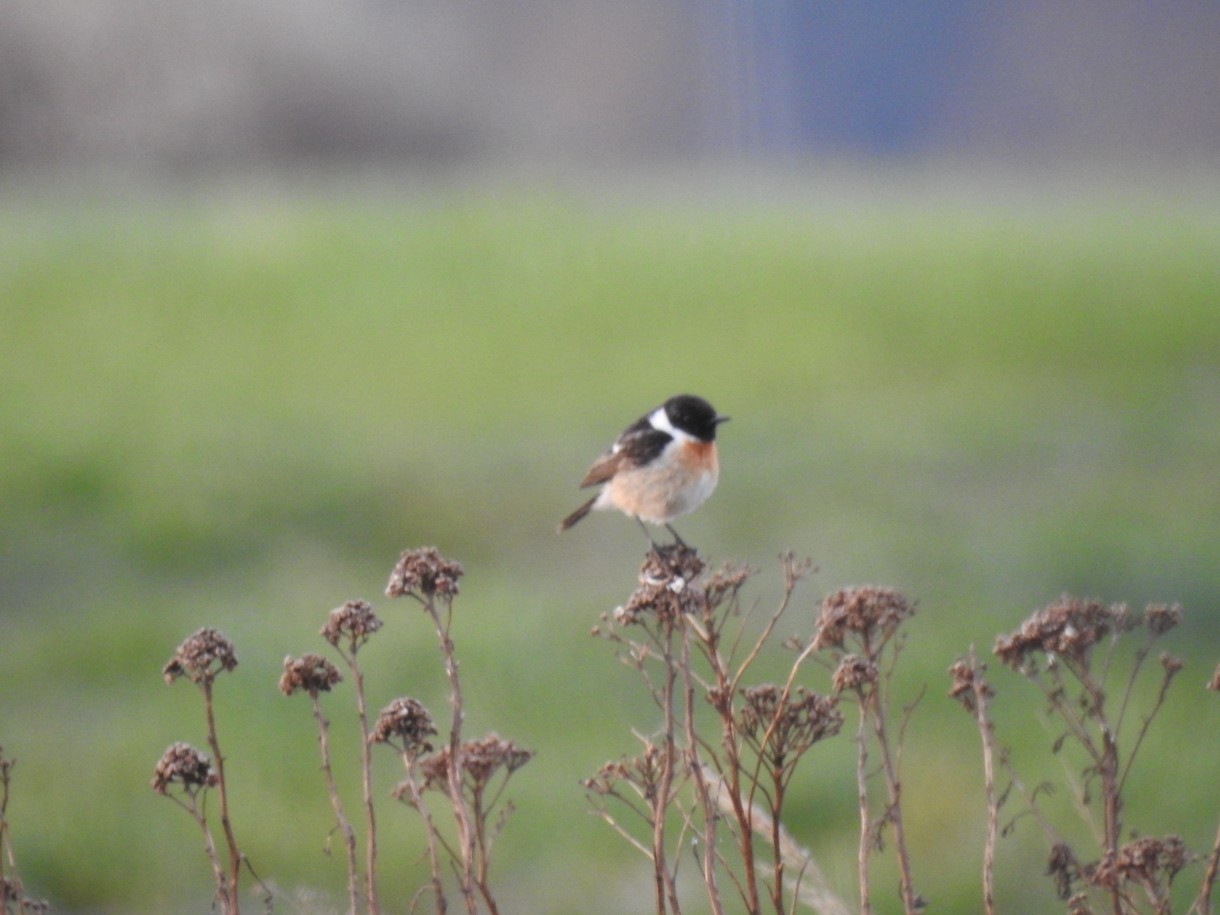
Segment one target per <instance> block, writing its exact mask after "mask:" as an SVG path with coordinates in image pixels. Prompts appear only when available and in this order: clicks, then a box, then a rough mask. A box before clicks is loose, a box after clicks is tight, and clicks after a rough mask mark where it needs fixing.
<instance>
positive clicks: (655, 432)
mask: <svg viewBox="0 0 1220 915" xmlns="http://www.w3.org/2000/svg"><path fill="white" fill-rule="evenodd" d="M672 441H673V436H672V435H670V434H669V433H668V432H662V431H661V430H660V429H654V428H652V427H651V426H649V425H647V424H645V425H644V427H643V428H638V424H637V426H632V427H631V428H629V429H628V430H627V431H626V432H624V433H623V434H622V435H621V436H620V437H619V440H618V441H617V442H615V443H614V447H613V448H611V449H610V450H609V451H607V452H606V453H605V454H603V455H602V456H601V457H599V458H598V459H597V460H596V461H594V462H593V466H592V467H590V468H589V472H588V473H586V474H585V478H584V479H583V480H581V481H580V485H581V486H582V487H584V486H596V485H597V484H599V483H605V482H606V481H607V480H609V479H610V478H611V477H613V476H614V475H615V474H616V473H619V472H620V471H622V470H629V469H630V468H632V467H639V466H641V465H643V464H647V463H648V462H649V461H652V460H654V459H655V458H656V457H657V456H658V455H659V454H660V453H661V452H662V451H664V450H665V446H666V445H668V444H669V443H670V442H672Z"/></svg>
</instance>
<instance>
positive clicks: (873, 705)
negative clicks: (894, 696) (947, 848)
mask: <svg viewBox="0 0 1220 915" xmlns="http://www.w3.org/2000/svg"><path fill="white" fill-rule="evenodd" d="M868 696H869V698H868V701H867V705H868V707H869V708H868V711H869V717H870V718H871V720H872V729H873V734H874V736H875V737H876V738H877V749H878V751H879V752H880V754H881V768H882V771H883V772H884V773H885V786H886V792H887V795H888V800H889V806H888V807H887V808H886V812H885V822H889V823H890V824H892V825H893V827H894V849H895V853H896V855H897V858H898V882H899V891H900V892H901V894H902V907H903V911H904V912H906V913H907V915H914V913H916V912H918V911H920V910H921V909H922V908H923V904H922V903H921V902H920V900H919V898H918V897H917V896H916V893H915V884H914V881H913V880H912V878H911V858H910V855H909V854H908V852H907V837H906V828H905V827H904V825H903V821H902V779H901V777H900V773H899V771H898V763H897V761H896V759H895V754H894V752H893V750H892V749H891V747H890V739H889V733H888V730H887V727H886V715H885V706H886V704H885V701H884V698H883V696H882V687H881V686H880V685H879V684H873V688H872V689H871V690H869V693H868Z"/></svg>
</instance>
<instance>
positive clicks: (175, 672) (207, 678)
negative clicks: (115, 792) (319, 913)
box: [153, 627, 270, 915]
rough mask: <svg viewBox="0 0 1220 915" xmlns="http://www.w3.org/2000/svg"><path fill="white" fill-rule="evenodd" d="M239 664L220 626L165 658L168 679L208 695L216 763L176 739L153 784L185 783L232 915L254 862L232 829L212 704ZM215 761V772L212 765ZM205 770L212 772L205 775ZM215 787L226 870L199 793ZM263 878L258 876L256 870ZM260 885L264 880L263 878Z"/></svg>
mask: <svg viewBox="0 0 1220 915" xmlns="http://www.w3.org/2000/svg"><path fill="white" fill-rule="evenodd" d="M236 667H237V653H236V651H235V649H234V647H233V643H232V642H230V641H229V640H228V639H227V638H225V636H224V634H223V633H221V632H219V631H217V630H216V629H211V628H207V627H205V628H203V629H200V630H199V631H197V632H196V633H194V634H193V635H191V636H190V637H188V638H187V639H186V640H185V641H183V642H182V644H181V645H179V646H178V648H177V650H176V651H175V652H174V653H173V655H172V656H171V657H170V659H169V661H167V662H166V664H165V666H164V667H163V668H162V670H161V674H162V676H163V677H164V678H165V682H166V683H169V684H172V683H173V682H174V681H175V680H179V679H187V680H189V681H190V682H192V683H194V684H195V686H196V687H198V688H199V691H200V692H201V693H202V695H203V706H204V713H205V717H206V720H207V732H208V746H209V747H210V748H211V750H212V759H213V760H215V762H214V763H212V762H211V761H209V760H207V759H206V757H203V756H202V755H201V754H199V753H198V751H195V750H194V749H193V748H192V747H190V746H189V745H188V744H182V743H176V744H173V745H171V746H170V747H169V749H167V750H166V751H165V754H164V755H163V756H162V757H161V761H160V762H159V763H158V764H157V767H156V771H155V773H154V776H153V789H154V790H155V791H157V793H159V794H163V795H166V796H167V797H172V796H171V795H169V794H168V790H167V789H168V787H169V785H171V784H180V785H182V789H183V793H184V795H185V797H186V801H183V800H181V799H179V798H172V799H173V800H175V801H177V802H178V803H179V805H180V806H182V807H183V808H184V809H186V810H187V811H188V812H190V813H191V814H192V816H193V817H194V818H195V819H196V821H197V822H198V823H199V824H200V826H201V828H202V829H203V830H204V835H205V839H206V841H207V850H208V856H209V859H210V860H211V864H212V872H213V876H214V877H215V879H216V896H217V899H218V900H219V902H220V904H221V909H222V910H223V911H224V912H225V913H227V915H237V913H238V911H239V908H240V904H239V895H238V883H239V880H240V877H241V869H242V866H243V865H244V866H245V867H246V868H247V869H248V870H249V871H250V872H251V874H252V875H254V870H253V867H252V866H251V865H250V862H249V860H248V859H247V858H246V856H245V855H244V854H242V851H241V849H240V848H239V847H238V844H237V838H236V837H235V835H234V833H233V823H232V820H231V819H230V816H229V792H228V787H227V783H226V781H225V758H224V755H223V754H222V753H221V751H220V741H219V739H218V738H217V735H216V715H215V711H214V708H213V700H212V691H213V685H214V684H215V682H216V678H217V677H218V676H219V675H220V674H222V673H226V672H228V671H232V670H233V669H234V668H236ZM213 766H214V772H213V771H212V767H213ZM205 769H206V770H207V777H206V778H205V777H204V773H205ZM213 787H214V788H215V789H216V793H217V795H218V796H219V799H220V825H221V829H222V831H223V834H224V837H225V846H226V849H227V852H228V858H227V869H226V868H222V867H221V866H220V864H219V861H218V859H217V858H216V852H215V846H214V844H213V843H212V842H211V835H210V832H209V830H208V827H207V819H206V816H205V814H204V810H203V807H202V805H201V804H200V803H199V798H200V797H201V796H202V792H203V791H204V790H205V789H208V788H213ZM254 877H255V880H256V881H257V880H258V877H257V875H254ZM258 882H259V883H260V885H261V881H258ZM263 889H264V893H265V902H266V904H267V905H270V894H269V893H268V892H266V887H265V886H264V887H263Z"/></svg>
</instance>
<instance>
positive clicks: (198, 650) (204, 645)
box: [161, 628, 237, 683]
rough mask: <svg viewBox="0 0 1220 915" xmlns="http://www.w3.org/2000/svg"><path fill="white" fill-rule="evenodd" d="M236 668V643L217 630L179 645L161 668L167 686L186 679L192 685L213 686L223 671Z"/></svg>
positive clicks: (197, 634) (205, 631) (197, 633)
mask: <svg viewBox="0 0 1220 915" xmlns="http://www.w3.org/2000/svg"><path fill="white" fill-rule="evenodd" d="M236 666H237V654H236V653H235V651H234V649H233V643H232V642H230V641H229V640H228V639H227V638H225V637H224V635H222V634H221V633H220V632H219V631H218V630H216V629H209V628H204V629H200V630H199V631H198V632H196V633H195V634H194V635H192V636H190V637H189V638H188V639H187V640H186V641H185V642H183V643H182V644H181V645H179V646H178V650H177V651H175V652H174V654H173V657H171V658H170V659H169V661H167V662H166V664H165V666H164V667H163V668H162V669H161V675H162V676H163V677H165V682H166V683H173V682H174V681H175V680H177V679H178V678H179V677H187V678H188V679H189V680H190V681H191V682H192V683H211V682H212V681H213V680H215V679H216V675H217V674H218V673H220V672H221V671H225V670H232V669H233V668H234V667H236Z"/></svg>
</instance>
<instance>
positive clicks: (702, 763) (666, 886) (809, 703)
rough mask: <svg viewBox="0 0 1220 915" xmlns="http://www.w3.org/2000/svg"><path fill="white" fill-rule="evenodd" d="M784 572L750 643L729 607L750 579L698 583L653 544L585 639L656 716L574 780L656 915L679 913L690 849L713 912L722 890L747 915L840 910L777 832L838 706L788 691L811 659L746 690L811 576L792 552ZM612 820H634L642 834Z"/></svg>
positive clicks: (708, 577)
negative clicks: (652, 725)
mask: <svg viewBox="0 0 1220 915" xmlns="http://www.w3.org/2000/svg"><path fill="white" fill-rule="evenodd" d="M781 562H782V567H783V572H784V582H785V589H784V594H783V597H782V598H781V600H780V602H779V605H778V607H777V608H776V609H775V610H774V612H772V613H771V615H770V616H769V617H768V618H767V619H766V620H765V621H763V623H762V625H761V628H760V631H758V632H757V633H756V634H755V635H754V636H753V637H752V638H750V637H748V636H747V633H748V629H749V627H748V625H747V624H748V622H749V617H750V613H749V612H744V611H743V609H742V607H741V601H740V592H741V589H742V587H743V586H744V584H745V583H746V581H747V580H748V579H749V578H750V576H751V575H752V574H753V573H752V571H751V570H750V569H748V568H745V567H725V568H723V569H721V570H719V571H717V572H714V573H712V574H706V571H707V569H706V564H705V563H704V562H703V560H702V559H700V558H699V556H698V554H697V553H696V552H695V551H694V550H693V549H691V548H689V547H687V546H685V545H683V544H680V543H675V544H673V545H671V546H664V547H654V548H653V549H652V550H651V551H650V552H649V553H648V554H647V555H646V556H645V559H644V563H643V565H642V566H641V569H640V574H639V584H638V587H637V588H636V590H635V592H634V593H633V594H632V595H631V597H630V599H629V600H628V602H627V603H626V604H624V605H623V606H622V607H619V608H618V609H616V610H615V611H614V612H613V613H611V614H606V615H604V616H603V618H602V623H601V625H599V626H598V627H596V628H595V629H594V635H596V636H599V637H601V638H604V639H606V640H607V641H609V642H610V643H612V644H614V645H615V646H616V647H617V648H618V654H619V658H620V660H622V661H623V662H624V663H626V664H627V665H628V666H630V667H631V668H633V669H634V670H636V671H638V672H639V674H640V675H641V676H642V677H643V679H644V682H645V684H646V685H647V688H648V690H649V694H650V695H651V697H652V700H653V702H654V703H655V704H656V706H657V708H658V710H659V712H660V716H661V724H660V727H659V729H658V731H657V732H656V733H655V734H652V735H650V736H643V737H641V738H640V742H641V744H642V752H641V753H640V755H638V756H636V757H633V758H624V759H621V760H618V761H613V762H608V763H606V764H605V765H604V766H602V768H601V769H600V770H599V771H598V772H597V774H596V775H594V776H593V777H592V778H590V779H587V780H586V781H585V782H584V786H585V789H586V794H587V797H588V798H589V801H590V804H591V805H592V807H593V808H594V810H595V811H596V812H597V813H598V815H599V816H601V817H602V819H603V820H605V821H606V822H607V823H609V824H610V826H611V827H612V828H614V829H615V831H617V832H618V833H619V834H620V835H621V836H623V837H624V838H625V839H626V840H627V841H628V842H630V844H631V845H632V846H633V847H634V848H636V849H637V850H638V851H640V852H641V853H642V854H643V855H645V856H646V857H647V858H648V859H649V861H650V862H651V864H652V871H653V879H652V883H653V893H654V903H655V908H656V911H657V912H658V915H665V913H675V915H676V913H680V912H681V910H682V900H681V898H680V895H679V891H678V881H677V871H678V865H679V855H678V854H677V849H678V848H679V847H681V846H682V845H683V844H685V843H686V841H688V840H689V842H690V843H691V845H692V846H693V847H694V848H695V849H696V851H697V860H698V862H699V868H700V876H701V878H702V882H703V886H704V890H705V893H706V895H707V899H708V904H709V905H710V907H711V910H712V911H713V912H715V913H722V912H724V911H725V910H726V909H725V906H726V898H725V893H726V887H728V886H731V888H732V889H731V890H730V891H729V892H734V893H735V894H736V896H737V898H738V899H739V901H740V903H741V905H742V907H743V908H744V910H745V911H747V912H751V913H761V912H762V911H764V909H767V910H773V911H775V912H776V913H777V915H785V913H786V912H787V911H788V908H789V905H790V898H789V897H790V896H792V897H795V898H800V899H802V900H803V901H805V902H807V903H809V904H812V905H813V906H814V907H815V908H816V909H817V910H818V911H821V912H824V913H834V915H845V913H846V911H847V910H846V907H845V906H844V905H843V904H842V902H841V901H840V900H839V899H838V898H837V897H835V896H834V894H833V893H831V892H830V891H829V889H828V888H827V887H826V882H825V880H824V879H823V878H822V876H821V874H820V872H819V871H818V869H817V866H816V864H815V862H814V861H813V859H812V857H811V856H809V854H808V852H806V851H805V850H804V849H801V848H800V846H799V845H797V844H796V843H795V842H793V841H792V839H791V837H790V836H789V834H788V833H787V831H786V829H785V828H784V826H783V815H784V804H785V800H786V793H787V789H788V787H789V784H790V781H791V778H792V776H793V773H794V772H795V770H796V767H797V765H798V763H799V762H800V760H801V759H802V758H803V757H804V756H805V755H806V754H807V753H808V751H809V750H810V749H811V748H812V747H813V746H814V745H815V744H816V743H817V742H819V741H820V740H823V739H825V738H827V737H831V736H833V735H834V734H836V733H837V732H838V730H839V727H840V726H841V724H842V717H841V715H840V714H839V712H838V710H837V708H836V702H835V700H834V699H833V698H828V697H825V696H820V695H817V694H815V693H812V692H810V691H808V690H807V689H805V688H804V687H803V686H797V685H796V684H795V680H796V677H797V675H798V673H799V671H800V669H801V668H802V666H803V665H804V663H805V662H806V661H807V660H808V659H809V657H810V654H811V652H812V649H811V648H810V649H808V650H804V651H801V652H800V653H799V654H798V656H797V658H796V660H795V661H794V662H793V664H792V665H791V668H790V671H789V675H788V677H787V680H786V682H785V683H784V684H783V685H775V684H767V683H764V684H758V685H751V686H747V685H746V683H745V678H746V676H747V674H748V673H749V671H750V670H751V668H752V667H753V665H754V663H755V661H756V660H757V659H758V657H759V656H760V654H761V653H762V651H763V649H764V647H765V646H766V645H767V644H768V642H769V641H770V639H771V638H772V636H773V634H774V632H775V629H776V626H777V624H778V622H779V620H780V618H781V617H782V616H783V614H784V613H785V611H786V610H787V608H788V606H789V604H790V602H791V599H792V595H793V592H794V591H795V589H796V586H797V584H798V583H799V581H800V580H801V579H802V578H803V576H804V574H805V573H806V572H807V570H808V568H809V566H808V563H802V562H797V561H795V560H794V559H793V557H792V556H791V555H785V556H783V557H781ZM709 710H710V712H711V714H712V716H713V717H712V721H713V722H714V725H713V726H712V728H713V729H712V730H711V731H710V732H709V729H708V723H707V722H706V721H705V719H706V717H707V713H708V711H709ZM713 735H715V736H713ZM620 811H625V812H626V814H627V815H628V816H629V817H631V818H633V819H638V820H639V821H642V823H643V826H644V831H643V833H642V834H638V833H637V832H636V831H635V830H633V829H632V828H631V825H630V821H629V820H627V819H623V818H622V817H623V813H622V812H620ZM722 831H723V832H725V833H727V834H728V838H729V842H728V843H727V844H726V843H725V842H723V841H721V832H722ZM760 840H761V842H760ZM729 848H732V849H734V850H735V854H733V855H732V856H731V857H730V855H729V854H728V849H729ZM811 900H812V902H810V901H811ZM792 904H794V901H793V902H792Z"/></svg>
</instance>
